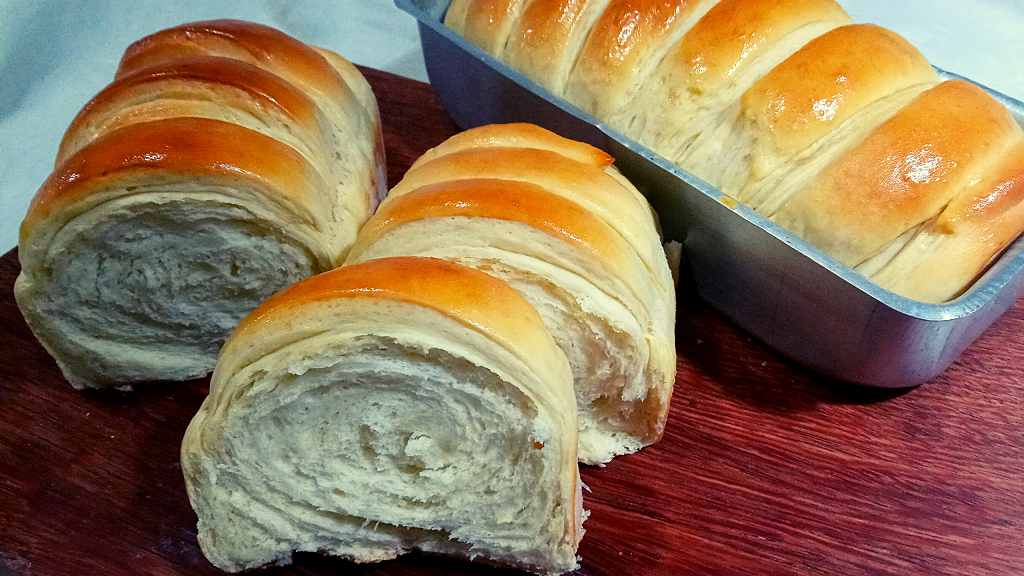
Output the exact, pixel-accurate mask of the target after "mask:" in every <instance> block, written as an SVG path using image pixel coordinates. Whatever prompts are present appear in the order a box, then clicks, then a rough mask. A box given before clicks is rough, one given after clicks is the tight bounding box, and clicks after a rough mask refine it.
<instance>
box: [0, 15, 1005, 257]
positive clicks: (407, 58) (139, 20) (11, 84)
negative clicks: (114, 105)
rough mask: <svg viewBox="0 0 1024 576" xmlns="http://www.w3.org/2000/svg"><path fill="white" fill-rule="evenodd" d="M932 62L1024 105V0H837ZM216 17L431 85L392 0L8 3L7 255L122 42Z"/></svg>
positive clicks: (1, 137)
mask: <svg viewBox="0 0 1024 576" xmlns="http://www.w3.org/2000/svg"><path fill="white" fill-rule="evenodd" d="M840 3H841V4H842V5H843V6H844V7H845V8H846V9H847V11H848V12H849V13H850V14H851V16H853V18H854V20H855V21H857V22H873V23H876V24H879V25H882V26H885V27H887V28H890V29H892V30H894V31H896V32H898V33H900V34H902V35H903V36H904V37H906V38H907V39H908V40H910V41H911V42H912V43H913V44H914V45H916V46H917V47H918V48H920V49H921V51H922V52H923V53H924V54H925V55H926V56H927V57H928V58H929V59H930V60H931V61H932V63H933V64H935V65H936V66H939V67H940V68H944V69H946V70H949V71H950V72H955V73H958V74H962V75H964V76H967V77H969V78H971V79H972V80H974V81H976V82H979V83H981V84H984V85H986V86H988V87H989V88H992V89H994V90H998V91H1000V92H1003V93H1005V94H1007V95H1009V96H1012V97H1014V98H1016V99H1018V100H1024V2H1022V1H1021V0H840ZM213 18H239V19H244V20H251V21H254V22H260V23H263V24H268V25H270V26H274V27H276V28H279V29H281V30H282V31H284V32H286V33H288V34H291V35H292V36H295V37H296V38H299V39H300V40H302V41H304V42H307V43H311V44H316V45H319V46H323V47H325V48H329V49H331V50H334V51H336V52H338V53H339V54H341V55H342V56H344V57H346V58H348V59H349V60H351V61H353V62H355V63H357V64H362V65H365V66H370V67H373V68H377V69H380V70H385V71H388V72H393V73H396V74H400V75H403V76H407V77H410V78H414V79H417V80H424V81H425V80H426V72H425V70H424V67H423V61H422V58H423V56H422V54H421V52H420V48H419V37H418V35H417V34H418V33H417V30H416V23H415V20H414V19H413V18H412V17H410V16H409V15H407V14H405V13H404V12H402V11H400V10H398V9H397V8H395V6H394V4H392V0H203V2H195V1H194V0H191V1H186V0H0V253H4V252H7V251H8V250H10V249H11V248H13V247H14V246H15V245H16V244H17V239H18V227H19V226H20V224H21V220H22V218H23V217H24V215H25V212H26V211H27V209H28V204H29V201H30V200H31V198H32V196H33V195H34V194H35V191H36V190H37V189H38V188H39V185H40V184H42V182H43V180H45V179H46V177H47V175H48V174H49V173H50V171H51V170H52V169H53V159H54V157H55V155H56V153H57V145H58V144H59V142H60V139H61V136H62V135H63V133H64V130H65V128H67V125H68V124H69V123H70V122H71V119H72V118H74V116H75V114H76V113H77V112H78V110H79V109H80V108H81V107H82V105H84V104H85V103H86V102H87V101H88V100H89V98H91V97H92V96H93V95H94V94H95V93H96V92H98V91H99V90H100V89H101V88H103V86H105V85H106V84H107V83H109V82H110V80H111V79H112V77H113V74H114V70H115V68H116V66H117V62H118V60H119V59H120V56H121V53H122V52H123V51H124V49H125V47H126V46H128V44H130V43H131V42H133V41H134V40H137V39H138V38H141V37H142V36H145V35H147V34H150V33H152V32H155V31H157V30H160V29H163V28H167V27H170V26H174V25H177V24H182V23H185V22H191V21H196V20H207V19H213Z"/></svg>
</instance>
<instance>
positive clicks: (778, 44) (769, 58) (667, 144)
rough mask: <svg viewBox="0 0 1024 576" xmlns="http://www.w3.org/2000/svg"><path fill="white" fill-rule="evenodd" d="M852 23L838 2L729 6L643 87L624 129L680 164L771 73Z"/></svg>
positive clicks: (766, 0) (733, 2)
mask: <svg viewBox="0 0 1024 576" xmlns="http://www.w3.org/2000/svg"><path fill="white" fill-rule="evenodd" d="M849 23H850V17H849V16H848V15H847V14H846V12H845V11H844V10H843V9H842V8H841V7H840V6H839V5H838V4H836V3H835V2H833V1H832V0H798V1H794V2H775V1H772V0H722V1H721V2H719V3H717V4H715V5H714V7H713V8H711V9H710V11H709V12H708V13H707V15H706V16H704V17H703V18H702V19H701V20H700V21H699V22H697V23H696V24H695V25H694V26H693V28H692V29H691V30H690V31H689V32H687V34H686V35H685V36H684V37H683V38H682V40H681V41H680V42H679V43H677V44H676V45H675V46H674V47H673V48H672V49H671V51H670V52H669V54H668V55H667V56H666V57H665V59H664V60H662V61H661V63H660V65H659V66H658V67H657V69H656V70H655V71H654V73H653V74H652V75H651V77H650V78H648V79H646V80H645V81H644V84H643V86H642V88H641V89H640V91H639V92H638V94H637V98H636V101H635V104H634V106H633V107H632V110H631V111H632V114H633V116H632V117H631V118H630V119H629V120H628V122H623V123H622V127H621V128H620V130H622V131H623V132H624V133H625V134H628V135H630V136H632V137H633V138H634V139H636V140H637V141H638V142H640V143H642V144H644V145H646V146H647V147H649V148H651V149H652V150H655V151H657V152H658V153H659V154H661V155H663V156H665V157H666V158H670V159H672V160H673V161H675V160H677V159H679V158H680V157H682V156H683V154H684V153H686V152H687V150H688V149H689V148H690V147H691V146H692V145H694V140H695V139H697V138H698V137H699V136H701V135H705V134H708V133H711V132H713V130H714V129H715V128H716V127H717V125H718V124H719V123H721V122H723V121H728V120H729V119H728V118H727V117H726V118H723V115H725V112H726V110H728V109H730V107H735V104H736V102H738V100H739V97H740V95H741V94H742V93H743V92H744V91H745V90H746V89H747V88H749V87H750V86H751V85H752V84H753V83H754V82H755V81H757V80H758V79H759V78H761V77H762V76H763V75H764V74H765V73H767V72H768V71H770V70H772V69H773V68H774V67H775V66H776V65H778V64H779V62H781V61H783V60H784V59H786V58H787V57H788V56H790V55H791V54H792V53H794V52H796V51H797V50H799V49H800V48H801V47H803V45H804V44H806V43H807V42H808V41H809V40H811V39H813V38H815V37H817V36H819V35H821V34H823V33H825V32H828V31H829V30H831V29H833V28H836V27H838V26H843V25H846V24H849ZM705 138H706V136H705ZM702 172H704V173H705V175H706V173H707V172H709V171H708V170H702Z"/></svg>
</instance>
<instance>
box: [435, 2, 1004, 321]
mask: <svg viewBox="0 0 1024 576" xmlns="http://www.w3.org/2000/svg"><path fill="white" fill-rule="evenodd" d="M553 15H554V16H557V17H556V18H555V17H553ZM445 23H446V25H448V26H449V27H450V28H451V29H452V30H454V31H455V32H457V33H459V34H461V35H463V36H464V37H465V38H466V39H467V40H469V41H470V42H473V43H475V44H477V45H478V46H480V47H481V48H483V49H484V50H486V51H487V52H489V53H490V54H492V55H494V56H495V57H496V58H498V59H499V60H501V61H503V62H505V63H507V64H509V65H510V66H512V67H514V68H516V69H518V70H519V71H521V72H523V73H524V74H525V75H526V76H527V77H529V78H531V79H532V80H534V81H536V82H537V83H538V84H540V85H541V86H542V87H544V88H546V89H547V90H549V91H550V92H551V93H552V94H554V95H555V96H556V97H561V98H564V99H565V100H566V101H568V102H570V103H572V104H574V105H576V106H577V107H579V108H580V109H581V110H583V111H584V112H586V113H588V114H591V115H593V116H595V117H596V118H598V119H599V120H601V121H604V122H606V123H608V124H609V125H610V126H612V127H613V128H615V129H616V130H618V131H620V132H621V133H622V134H624V135H626V136H627V137H630V138H632V139H633V140H635V141H637V142H639V143H641V144H643V145H645V146H647V147H648V148H650V149H651V150H653V151H654V152H655V153H657V154H659V155H661V156H664V157H665V158H667V159H669V160H671V161H673V162H674V163H676V164H678V165H679V166H680V167H682V168H683V169H685V170H687V171H689V172H691V173H693V174H694V175H696V176H698V177H700V178H702V179H704V180H705V181H706V182H708V183H709V184H711V185H712V186H714V187H717V188H718V189H719V190H721V191H722V192H724V193H726V194H728V195H730V196H732V197H734V198H735V199H736V200H739V201H740V202H743V203H745V204H747V205H748V206H750V207H751V208H753V209H754V210H756V211H758V212H759V213H761V214H763V215H764V216H766V217H768V218H770V219H772V220H774V221H775V222H777V223H779V224H780V225H782V226H784V227H786V228H788V229H789V230H791V231H793V232H794V233H796V234H798V235H800V236H801V237H803V238H804V239H805V240H807V241H808V242H810V243H811V244H813V245H815V246H817V247H818V248H820V249H822V250H823V251H825V252H826V253H828V254H830V255H831V256H833V257H835V258H836V259H837V260H839V261H840V262H842V263H843V264H845V265H847V266H849V267H851V268H853V269H855V270H857V271H858V272H861V273H863V274H864V275H865V276H867V277H868V278H870V279H872V280H874V281H875V282H877V283H878V284H879V285H881V286H882V287H884V288H887V289H889V290H891V291H893V292H896V293H897V294H900V295H903V296H906V297H908V298H912V299H915V300H920V301H924V302H936V303H938V302H944V301H948V300H950V299H952V298H955V297H956V296H958V295H960V294H962V293H963V292H964V291H965V290H966V289H967V288H969V287H970V285H971V284H972V283H973V282H974V281H975V280H976V279H977V278H978V277H979V276H980V274H981V273H983V272H984V270H985V269H986V268H987V266H988V265H989V264H990V263H991V262H992V261H993V260H994V258H996V257H997V256H998V254H999V253H1000V252H1001V251H1002V250H1003V248H1004V247H1005V246H1006V245H1007V244H1009V243H1010V242H1011V241H1012V240H1013V239H1014V238H1016V237H1017V236H1018V235H1019V234H1020V232H1021V231H1022V230H1024V209H1021V208H1019V207H1018V206H1019V205H1020V203H1021V200H1022V197H1024V173H1022V172H1021V170H1020V168H1021V166H1022V162H1024V156H1022V154H1024V152H1022V151H1024V131H1022V130H1021V127H1020V125H1019V124H1018V122H1017V121H1015V120H1014V118H1013V117H1012V116H1011V114H1010V113H1009V112H1008V111H1007V110H1006V108H1005V107H1004V106H1002V105H1001V104H1000V103H998V102H997V101H996V100H995V99H994V98H993V97H992V96H991V95H989V94H988V93H987V92H985V91H984V90H982V89H980V88H978V87H976V86H974V85H972V84H970V83H968V82H966V81H962V80H947V81H941V82H940V79H939V77H938V75H937V74H936V72H935V70H934V69H933V68H932V67H931V65H930V64H929V63H928V61H927V59H926V58H925V57H924V56H923V55H921V54H920V52H918V50H917V49H916V48H914V47H913V46H912V45H910V44H909V43H907V41H906V40H904V39H903V38H901V37H899V36H898V35H897V34H895V33H893V32H891V31H889V30H885V29H883V28H880V27H878V26H873V25H870V24H854V23H852V22H851V20H850V18H849V16H848V15H847V14H846V12H845V11H844V10H843V9H842V8H841V7H840V6H839V5H838V4H836V3H835V2H834V1H833V0H794V1H791V2H774V1H771V0H669V1H654V0H498V1H493V0H454V1H453V2H452V3H451V5H450V7H449V9H448V12H447V14H446V16H445ZM961 136H962V137H961ZM944 269H945V272H943V270H944Z"/></svg>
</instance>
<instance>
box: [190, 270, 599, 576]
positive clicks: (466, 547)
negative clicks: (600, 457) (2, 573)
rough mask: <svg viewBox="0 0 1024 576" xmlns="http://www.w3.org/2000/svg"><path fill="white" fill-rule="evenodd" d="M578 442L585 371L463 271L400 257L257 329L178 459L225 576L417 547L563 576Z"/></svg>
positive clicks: (330, 282) (219, 378)
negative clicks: (296, 558) (576, 375)
mask: <svg viewBox="0 0 1024 576" xmlns="http://www.w3.org/2000/svg"><path fill="white" fill-rule="evenodd" d="M576 443H577V432H576V408H575V401H574V399H573V393H572V375H571V373H570V370H569V366H568V364H567V362H566V359H565V356H564V355H563V354H562V353H561V351H560V350H559V349H558V347H557V346H556V345H555V343H554V341H553V340H552V339H551V336H550V334H549V333H548V331H547V329H546V328H545V326H544V323H543V322H542V321H541V318H540V316H539V315H538V313H537V311H536V310H535V309H534V308H533V307H532V306H531V305H530V304H529V303H528V302H526V300H524V299H523V298H522V297H521V296H520V295H519V294H518V293H516V291H515V290H513V289H512V288H510V287H509V286H508V285H507V284H505V283H504V282H501V281H500V280H497V279H495V278H493V277H491V276H489V275H487V274H484V273H482V272H479V271H477V270H473V269H471V268H468V267H465V266H461V265H459V264H455V263H451V262H446V261H442V260H436V259H430V258H388V259H379V260H374V261H372V262H367V263H363V264H355V265H351V266H345V267H342V268H339V269H336V270H332V271H329V272H326V273H324V274H320V275H318V276H315V277H313V278H309V279H306V280H303V281H300V282H298V283H297V284H295V285H293V286H291V287H289V288H287V289H285V290H283V291H281V292H280V293H278V294H275V295H274V296H272V297H271V298H269V299H268V300H267V301H266V302H264V303H263V304H261V305H260V306H259V307H258V308H257V309H256V310H255V311H254V312H253V313H252V314H251V315H249V316H248V317H246V318H245V319H244V320H243V321H242V322H241V323H240V324H239V326H238V328H237V330H235V332H234V333H233V334H232V336H231V337H230V339H229V340H228V341H227V343H226V344H225V346H224V349H223V351H222V352H221V355H220V358H219V360H218V362H217V367H216V370H215V371H214V374H213V379H212V382H211V385H210V394H209V396H208V398H207V399H206V400H205V402H204V403H203V405H202V406H201V408H200V409H199V412H198V413H197V414H196V416H195V418H194V419H193V420H192V422H191V424H190V425H189V427H188V430H187V431H186V433H185V437H184V440H183V442H182V450H181V451H182V455H181V456H182V469H183V471H184V474H185V481H186V486H187V488H188V494H189V499H190V500H191V502H192V506H193V507H194V508H195V510H196V513H197V514H198V516H199V543H200V545H201V547H202V550H203V552H204V553H205V554H206V556H207V557H208V558H209V559H210V561H211V562H213V563H214V564H215V565H216V566H218V567H220V568H222V569H224V570H228V571H232V572H236V571H239V570H244V569H248V568H256V567H261V566H266V565H270V564H287V563H289V562H290V561H291V559H292V553H293V552H294V551H310V552H322V553H326V554H331V555H337V556H342V557H345V558H348V559H351V560H355V561H357V562H375V561H380V560H386V559H390V558H394V557H396V556H398V555H400V554H403V553H405V552H409V551H412V550H420V551H423V552H428V553H432V554H444V555H451V556H457V557H464V558H469V559H474V560H476V561H483V562H487V563H492V564H496V565H501V566H509V567H514V568H521V569H525V570H530V571H534V572H537V573H541V574H561V573H564V572H567V571H570V570H572V569H574V568H575V567H576V565H577V564H576V549H577V545H578V542H579V540H580V538H581V537H582V535H583V529H582V526H581V524H582V521H583V518H584V512H583V509H582V496H581V487H582V485H581V483H580V480H579V472H578V468H577V464H576V446H577V444H576Z"/></svg>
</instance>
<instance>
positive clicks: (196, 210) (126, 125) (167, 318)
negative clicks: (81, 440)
mask: <svg viewBox="0 0 1024 576" xmlns="http://www.w3.org/2000/svg"><path fill="white" fill-rule="evenodd" d="M384 174H385V172H384V158H383V147H382V140H381V131H380V120H379V114H378V111H377V104H376V101H375V99H374V97H373V94H372V92H371V91H370V88H369V85H368V84H367V83H366V81H365V79H363V78H362V76H361V75H360V73H359V72H358V70H356V68H355V67H354V66H353V65H352V64H350V63H349V62H347V61H345V60H344V59H342V58H341V57H339V56H337V55H336V54H333V53H331V52H329V51H326V50H322V49H318V48H315V47H311V46H307V45H305V44H303V43H301V42H299V41H297V40H295V39H293V38H291V37H289V36H287V35H285V34H283V33H281V32H279V31H277V30H274V29H271V28H267V27H264V26H260V25H256V24H249V23H244V22H237V21H227V20H224V21H213V22H200V23H195V24H188V25H184V26H180V27H177V28H172V29H168V30H164V31H161V32H158V33H156V34H153V35H152V36H149V37H147V38H144V39H142V40H140V41H138V42H136V43H135V44H133V45H132V46H131V47H129V48H128V49H127V51H126V52H125V54H124V57H123V59H122V61H121V64H120V67H119V70H118V72H117V75H116V77H115V80H114V81H113V82H112V83H111V84H110V85H109V86H108V87H107V88H105V89H104V90H103V91H101V92H100V93H99V94H98V95H97V96H96V97H95V98H94V99H93V100H92V101H90V102H89V103H88V104H87V105H86V106H85V107H84V108H83V109H82V111H81V112H80V113H79V115H78V116H77V117H76V118H75V119H74V121H73V122H72V124H71V126H70V127H69V129H68V131H67V133H66V134H65V137H64V139H63V142H62V143H61V146H60V150H59V153H58V156H57V161H56V166H55V169H54V172H53V174H52V175H51V176H50V177H49V178H48V179H47V180H46V182H45V183H44V184H43V185H42V187H41V188H40V190H39V192H38V193H37V195H36V197H35V198H34V199H33V202H32V204H31V206H30V208H29V212H28V214H27V216H26V218H25V220H24V222H23V224H22V228H21V238H20V243H19V258H20V260H21V265H22V272H21V275H20V276H19V278H18V280H17V283H16V285H15V295H16V297H17V302H18V306H19V307H20V309H21V310H22V313H23V314H24V316H25V318H26V320H27V322H28V324H29V326H30V327H31V328H32V330H33V332H35V334H36V336H37V337H38V338H39V340H40V341H41V342H42V343H43V345H44V346H46V348H47V349H48V350H49V351H50V353H51V354H52V355H53V356H54V357H55V359H56V360H57V363H58V364H59V365H60V368H61V370H62V371H63V372H64V374H65V376H66V377H67V379H68V380H69V381H70V382H71V383H72V384H73V385H74V386H75V387H78V388H85V387H102V386H113V385H125V384H130V383H133V382H139V381H151V380H183V379H188V378H192V377H197V376H203V375H205V374H208V373H209V372H210V371H211V370H212V368H213V365H214V362H215V360H216V356H217V352H218V350H219V349H220V346H221V345H222V344H223V342H224V340H225V339H226V338H227V336H228V335H229V334H230V333H231V331H232V330H233V329H234V327H235V325H236V324H237V323H238V321H239V320H240V319H241V318H242V317H244V316H245V315H246V314H247V313H249V312H250V311H252V310H253V309H254V308H255V307H256V305H257V304H259V302H261V301H262V300H263V299H265V298H266V297H268V296H270V295H271V294H272V293H273V292H274V291H276V290H278V289H279V288H281V287H283V286H285V285H288V284H291V283H292V282H294V281H296V280H299V279H301V278H305V277H309V276H311V275H313V274H316V273H318V272H321V271H325V270H328V269H331V268H333V267H335V266H337V265H339V264H340V263H341V261H342V259H343V258H344V256H345V254H346V252H347V250H348V248H349V247H350V246H351V244H352V242H353V241H354V240H355V236H356V233H357V231H358V229H359V227H360V226H361V225H362V224H363V223H364V222H365V221H366V219H367V218H369V216H370V214H372V213H373V211H374V210H375V208H376V206H377V204H378V203H379V201H380V199H381V198H382V197H383V195H384V193H385V191H386V188H385V187H386V181H385V179H384Z"/></svg>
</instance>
